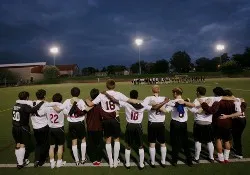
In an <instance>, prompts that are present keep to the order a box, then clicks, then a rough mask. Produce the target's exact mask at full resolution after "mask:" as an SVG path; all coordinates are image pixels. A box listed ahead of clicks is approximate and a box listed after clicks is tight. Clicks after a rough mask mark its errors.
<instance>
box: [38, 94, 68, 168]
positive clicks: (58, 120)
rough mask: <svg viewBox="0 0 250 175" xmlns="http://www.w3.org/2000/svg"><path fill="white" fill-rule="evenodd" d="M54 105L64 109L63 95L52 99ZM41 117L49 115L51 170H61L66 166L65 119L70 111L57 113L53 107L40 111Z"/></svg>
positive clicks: (56, 95) (54, 96) (57, 95)
mask: <svg viewBox="0 0 250 175" xmlns="http://www.w3.org/2000/svg"><path fill="white" fill-rule="evenodd" d="M52 100H53V102H54V103H53V105H54V106H56V107H57V108H60V109H61V108H62V106H63V105H62V103H61V102H62V95H61V94H59V93H56V94H55V95H53V97H52ZM38 115H39V116H43V115H47V118H48V124H49V127H50V132H49V144H50V149H49V157H50V166H51V168H52V169H53V168H55V166H56V167H57V168H60V167H61V166H64V165H65V164H66V161H63V160H62V156H63V145H64V142H65V134H64V117H65V116H67V115H68V111H67V110H66V109H64V110H63V111H61V112H59V113H58V112H56V111H55V110H54V108H53V107H47V108H43V109H41V110H39V111H38ZM55 145H58V151H57V161H55V159H54V157H55Z"/></svg>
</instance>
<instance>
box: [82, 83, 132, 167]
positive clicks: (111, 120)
mask: <svg viewBox="0 0 250 175" xmlns="http://www.w3.org/2000/svg"><path fill="white" fill-rule="evenodd" d="M106 87H107V89H108V90H107V91H106V93H107V94H109V95H111V96H113V97H114V98H115V99H116V100H119V101H130V99H129V98H128V97H126V96H125V95H123V94H122V93H120V92H117V91H114V89H115V81H114V80H112V79H109V80H107V82H106ZM86 103H87V105H88V106H90V107H93V106H94V105H97V104H99V103H101V107H102V110H103V111H102V118H103V128H104V137H106V151H107V155H108V159H109V166H110V168H113V167H114V168H116V167H117V166H118V164H119V162H120V161H119V159H118V157H119V152H120V140H119V137H120V133H121V128H120V120H119V116H116V111H118V110H119V109H120V108H119V106H118V105H117V104H115V103H114V102H113V101H111V100H110V99H108V97H106V95H104V94H99V95H98V96H97V97H96V98H95V99H94V100H93V101H90V100H88V99H87V100H86ZM112 138H113V139H114V159H113V155H112V146H111V141H112Z"/></svg>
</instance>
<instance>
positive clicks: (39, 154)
mask: <svg viewBox="0 0 250 175" xmlns="http://www.w3.org/2000/svg"><path fill="white" fill-rule="evenodd" d="M45 96H46V91H45V90H44V89H39V90H38V91H37V92H36V97H37V100H36V101H34V102H33V106H36V105H37V104H39V103H40V102H41V101H44V100H45ZM46 106H47V103H46V102H45V103H44V104H43V105H42V106H41V108H40V109H39V110H42V109H43V108H45V107H46ZM31 123H32V126H33V131H34V136H35V140H36V148H35V163H34V167H38V166H42V165H43V164H44V162H45V161H46V158H47V156H48V152H49V143H48V136H49V126H48V120H47V116H46V115H42V116H37V115H32V116H31Z"/></svg>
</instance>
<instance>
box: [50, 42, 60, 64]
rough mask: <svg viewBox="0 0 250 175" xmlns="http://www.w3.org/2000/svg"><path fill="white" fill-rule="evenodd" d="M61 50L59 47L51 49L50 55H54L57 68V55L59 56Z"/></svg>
mask: <svg viewBox="0 0 250 175" xmlns="http://www.w3.org/2000/svg"><path fill="white" fill-rule="evenodd" d="M58 52H59V49H58V47H51V48H50V53H52V55H53V58H54V66H56V55H57V54H58Z"/></svg>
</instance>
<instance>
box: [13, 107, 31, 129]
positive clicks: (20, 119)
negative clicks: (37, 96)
mask: <svg viewBox="0 0 250 175" xmlns="http://www.w3.org/2000/svg"><path fill="white" fill-rule="evenodd" d="M27 107H28V105H27V104H21V103H16V104H15V105H14V107H13V110H12V125H13V126H27V125H29V117H30V114H29V113H27V112H26V110H25V108H27Z"/></svg>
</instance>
